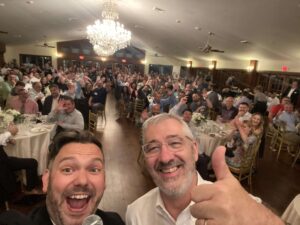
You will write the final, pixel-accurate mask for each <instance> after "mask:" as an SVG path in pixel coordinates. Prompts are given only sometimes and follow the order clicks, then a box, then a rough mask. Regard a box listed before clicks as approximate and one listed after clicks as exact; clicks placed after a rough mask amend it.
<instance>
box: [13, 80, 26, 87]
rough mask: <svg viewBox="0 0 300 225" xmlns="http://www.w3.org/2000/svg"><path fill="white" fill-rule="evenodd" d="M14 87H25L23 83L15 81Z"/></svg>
mask: <svg viewBox="0 0 300 225" xmlns="http://www.w3.org/2000/svg"><path fill="white" fill-rule="evenodd" d="M15 86H21V87H25V83H24V82H23V81H19V80H18V81H17V82H16V85H15Z"/></svg>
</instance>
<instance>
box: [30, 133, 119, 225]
mask: <svg viewBox="0 0 300 225" xmlns="http://www.w3.org/2000/svg"><path fill="white" fill-rule="evenodd" d="M49 150H50V151H49V156H48V160H49V162H48V169H47V170H46V172H45V173H44V175H43V178H42V180H43V191H44V192H46V193H47V196H46V206H42V207H40V208H37V209H35V210H34V211H33V212H32V213H31V214H30V218H31V219H32V221H33V223H34V224H36V225H53V224H55V225H81V224H82V222H83V220H84V219H85V218H86V217H87V216H89V215H91V214H96V215H98V216H100V217H101V219H102V221H103V224H104V225H124V222H123V221H122V219H121V217H120V216H119V215H118V214H116V213H113V212H104V211H102V210H99V209H97V207H98V205H99V202H100V200H101V198H102V195H103V192H104V189H105V169H104V155H103V150H102V145H101V143H100V142H99V141H98V140H97V138H96V137H94V136H92V135H91V134H90V133H88V132H83V131H81V132H78V131H66V132H62V133H60V134H59V135H57V136H56V137H55V139H54V141H53V143H52V145H51V146H50V147H49Z"/></svg>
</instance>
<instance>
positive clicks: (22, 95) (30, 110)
mask: <svg viewBox="0 0 300 225" xmlns="http://www.w3.org/2000/svg"><path fill="white" fill-rule="evenodd" d="M6 107H7V108H8V109H15V110H17V111H19V112H20V113H22V114H36V113H37V112H38V111H39V107H38V104H37V103H36V102H35V101H34V100H33V99H31V98H30V97H29V94H28V92H27V91H26V90H25V89H24V88H22V89H20V90H19V93H18V96H16V97H15V98H11V99H10V100H9V101H8V102H7V105H6Z"/></svg>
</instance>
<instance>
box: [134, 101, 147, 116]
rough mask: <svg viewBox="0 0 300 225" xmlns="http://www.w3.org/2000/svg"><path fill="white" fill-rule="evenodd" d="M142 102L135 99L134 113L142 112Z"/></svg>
mask: <svg viewBox="0 0 300 225" xmlns="http://www.w3.org/2000/svg"><path fill="white" fill-rule="evenodd" d="M144 106H145V105H144V100H143V99H139V98H136V99H135V102H134V113H139V114H140V113H142V112H143V110H144Z"/></svg>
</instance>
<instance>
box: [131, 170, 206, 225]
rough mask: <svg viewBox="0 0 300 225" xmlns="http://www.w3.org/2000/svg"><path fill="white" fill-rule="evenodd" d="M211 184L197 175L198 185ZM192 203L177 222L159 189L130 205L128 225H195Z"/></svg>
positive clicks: (179, 216)
mask: <svg viewBox="0 0 300 225" xmlns="http://www.w3.org/2000/svg"><path fill="white" fill-rule="evenodd" d="M201 184H211V182H210V181H206V180H203V179H202V177H201V176H200V175H199V174H198V173H197V185H201ZM192 204H194V202H191V203H190V204H189V205H188V206H187V207H186V208H185V209H184V210H183V211H182V212H181V213H180V214H179V215H178V217H177V219H176V221H175V220H174V218H173V217H172V216H171V215H170V214H169V213H168V211H167V210H166V208H165V206H164V203H163V200H162V199H161V196H160V191H159V189H158V187H156V188H154V189H152V190H150V191H149V192H147V193H146V194H145V195H143V196H142V197H140V198H138V199H137V200H135V201H134V202H133V203H131V204H130V205H128V207H127V212H126V225H153V224H155V225H195V222H196V218H194V217H193V216H192V215H191V212H190V206H191V205H192Z"/></svg>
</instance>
